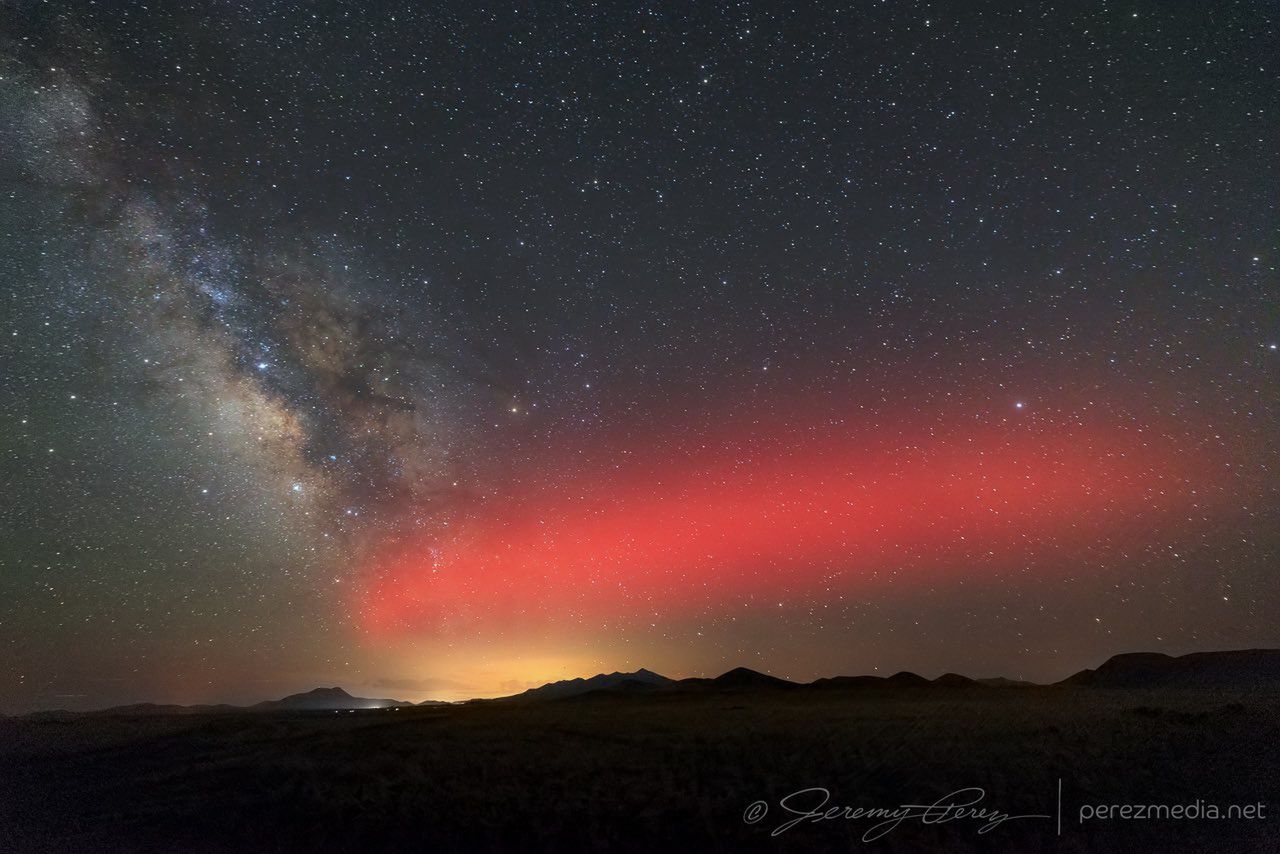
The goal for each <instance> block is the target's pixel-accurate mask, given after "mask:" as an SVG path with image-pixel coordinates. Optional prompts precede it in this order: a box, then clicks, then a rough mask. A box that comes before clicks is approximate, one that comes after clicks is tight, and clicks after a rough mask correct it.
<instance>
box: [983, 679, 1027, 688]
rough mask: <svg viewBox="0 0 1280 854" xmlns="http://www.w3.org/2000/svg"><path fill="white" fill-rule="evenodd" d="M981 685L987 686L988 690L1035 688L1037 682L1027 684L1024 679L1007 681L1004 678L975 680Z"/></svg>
mask: <svg viewBox="0 0 1280 854" xmlns="http://www.w3.org/2000/svg"><path fill="white" fill-rule="evenodd" d="M973 681H975V682H977V683H978V684H979V685H986V686H987V687H988V688H1035V687H1037V685H1036V683H1035V682H1027V681H1025V680H1023V679H1006V678H1005V677H1003V676H989V677H987V678H985V679H975V680H973Z"/></svg>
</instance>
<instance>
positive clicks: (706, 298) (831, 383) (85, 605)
mask: <svg viewBox="0 0 1280 854" xmlns="http://www.w3.org/2000/svg"><path fill="white" fill-rule="evenodd" d="M1278 24H1280V7H1277V5H1276V4H1275V3H1274V2H1269V0H1256V2H1215V3H1212V4H1210V3H1199V2H1159V3H1157V2H1146V0H1138V2H1123V3H1119V2H1096V0H1082V2H1072V3H1059V4H1034V3H1016V4H1015V3H1004V2H976V3H964V4H959V3H919V2H908V1H907V0H904V2H857V3H848V4H820V5H814V6H807V5H804V4H796V5H793V6H792V7H790V8H786V7H783V6H780V5H775V4H768V3H759V4H756V3H750V2H740V3H719V2H716V3H698V4H678V3H672V4H654V3H610V2H606V3H599V4H592V5H572V4H571V5H569V6H565V7H562V6H559V5H558V4H537V3H514V4H504V5H499V6H491V7H488V8H485V4H474V3H462V4H453V3H432V4H419V3H398V2H385V3H384V2H378V3H354V2H352V3H317V4H310V3H301V2H299V3H289V2H261V3H259V2H218V3H176V2H151V3H146V4H142V3H107V2H84V3H67V4H56V3H38V2H26V0H18V2H4V3H0V151H2V152H3V156H0V320H2V321H3V327H2V328H0V481H2V483H3V491H2V492H0V711H23V710H28V709H32V708H73V709H74V708H93V707H101V706H105V705H110V704H113V703H123V702H134V701H140V700H152V701H160V702H184V703H191V702H206V701H229V702H245V701H253V700H257V699H262V698H264V697H271V696H280V695H282V694H284V693H288V692H290V691H295V690H304V689H308V688H311V687H314V686H315V685H320V684H325V685H329V684H341V685H343V686H344V687H346V688H347V689H348V690H350V691H352V692H353V693H360V694H364V695H366V696H395V697H400V698H405V699H412V700H421V699H426V698H439V699H457V698H462V697H472V696H494V695H501V694H506V693H512V692H514V691H518V690H523V689H524V688H525V687H528V686H530V685H536V684H541V683H542V682H544V681H547V680H550V679H559V678H568V677H573V676H580V675H589V674H591V673H595V672H598V671H612V670H631V669H635V668H636V667H641V666H644V667H648V668H650V669H653V670H657V671H659V672H663V673H666V674H668V675H671V676H686V675H714V674H716V673H719V672H722V671H723V670H727V669H729V668H731V667H734V666H738V665H744V666H749V667H753V668H756V669H759V670H763V671H768V672H772V673H775V674H778V675H782V676H787V677H790V678H794V679H806V680H807V679H812V678H815V677H818V676H826V675H834V674H838V673H844V674H854V673H881V674H888V673H892V672H895V671H897V670H902V669H910V670H914V671H917V672H920V673H922V674H924V675H926V676H936V675H938V674H940V673H942V672H944V671H959V672H963V673H967V674H969V675H972V676H992V675H1005V676H1009V677H1019V678H1027V679H1036V680H1048V679H1058V678H1062V677H1064V676H1066V675H1068V674H1070V673H1071V672H1073V671H1075V670H1078V669H1080V668H1083V667H1088V666H1094V665H1096V664H1097V663H1099V662H1100V661H1101V660H1102V659H1104V658H1105V657H1107V656H1109V655H1111V654H1113V653H1117V652H1125V651H1135V650H1159V651H1165V652H1170V653H1178V652H1186V651H1192V650H1199V649H1215V648H1235V647H1248V646H1277V645H1280V628H1278V627H1277V625H1278V624H1277V623H1276V621H1275V615H1276V613H1280V577H1278V576H1277V572H1278V570H1280V562H1278V558H1280V491H1278V490H1277V484H1276V472H1277V467H1278V466H1280V456H1278V455H1280V443H1277V441H1276V439H1277V438H1280V431H1278V427H1280V423H1278V416H1280V386H1278V385H1277V376H1278V373H1277V372H1278V370H1280V352H1277V345H1278V344H1280V275H1278V273H1277V270H1278V265H1280V245H1278V243H1277V240H1278V231H1277V226H1278V225H1280V159H1278V158H1277V157H1276V152H1277V150H1280V133H1278V131H1280V87H1277V85H1276V81H1277V78H1278V75H1280V50H1277V38H1278V36H1280V26H1278Z"/></svg>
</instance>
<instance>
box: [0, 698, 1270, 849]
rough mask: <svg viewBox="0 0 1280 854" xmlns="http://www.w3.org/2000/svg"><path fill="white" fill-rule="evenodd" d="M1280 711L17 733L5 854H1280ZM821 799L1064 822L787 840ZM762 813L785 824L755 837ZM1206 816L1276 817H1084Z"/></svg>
mask: <svg viewBox="0 0 1280 854" xmlns="http://www.w3.org/2000/svg"><path fill="white" fill-rule="evenodd" d="M1278 709H1280V704H1278V703H1277V697H1276V696H1272V695H1268V696H1258V695H1256V694H1254V695H1246V694H1237V695H1232V694H1229V693H1223V692H1220V691H1218V692H1205V691H1192V690H1182V691H1176V690H1167V691H1161V692H1158V693H1153V692H1150V691H1131V690H1118V689H1112V690H1101V689H1085V688H1074V689H1068V688H1045V689H1040V688H1035V689H1017V688H1011V689H987V690H957V691H942V690H931V691H918V692H913V691H905V692H901V693H897V694H892V695H890V694H884V693H881V694H876V695H874V696H871V695H869V694H868V693H867V692H862V693H859V692H857V691H848V692H832V693H829V694H825V695H815V694H812V693H806V694H803V695H801V694H797V693H794V692H793V693H786V692H782V693H771V692H758V691H757V692H747V693H730V692H726V693H711V694H706V695H698V696H641V697H596V698H592V697H584V698H579V699H575V700H567V701H559V702H547V703H540V704H519V703H507V704H503V703H490V704H481V705H470V706H465V707H441V708H417V709H400V710H371V711H363V712H355V713H347V712H343V713H337V714H335V713H332V712H325V713H259V714H253V713H243V714H240V713H237V714H224V715H165V716H146V715H138V716H85V717H74V718H68V719H64V720H37V719H21V718H9V719H4V720H0V849H3V850H6V851H7V850H18V851H21V850H45V851H103V850H120V851H183V852H188V851H225V850H237V851H295V850H305V851H315V850H342V851H375V850H406V851H419V850H421V851H468V852H482V851H523V850H548V851H578V850H627V851H663V850H665V851H669V852H676V851H683V850H708V851H742V850H761V851H772V850H782V851H820V850H860V849H865V850H878V851H917V850H945V851H1016V852H1033V851H1148V850H1165V851H1232V852H1245V851H1280V815H1274V814H1273V812H1272V811H1273V809H1275V808H1276V807H1277V804H1276V803H1275V802H1276V800H1277V798H1276V794H1277V791H1278V789H1277V774H1278V772H1277V768H1278V767H1280V738H1278V736H1280V720H1278V715H1277V711H1278ZM1059 780H1061V784H1062V795H1061V832H1060V833H1059V806H1058V803H1059V796H1058V786H1059ZM819 786H820V787H825V788H827V789H829V790H830V792H831V796H830V801H829V803H828V806H832V805H835V806H841V807H844V806H849V807H893V806H897V805H899V804H904V803H907V804H929V803H932V802H934V801H936V800H937V799H938V798H940V797H942V796H944V795H947V794H949V793H951V792H953V791H955V790H958V789H962V788H965V787H981V788H982V789H984V790H985V793H986V795H985V799H984V800H983V801H982V804H981V806H983V807H985V808H987V809H990V810H998V811H1001V812H1005V813H1011V814H1014V815H1017V814H1044V815H1046V816H1048V817H1047V818H1022V819H1010V820H1009V821H1006V822H1004V823H1003V824H999V825H998V826H996V827H994V828H992V829H991V830H990V831H989V832H987V833H984V834H980V833H979V832H978V831H979V829H980V828H981V827H982V825H983V824H984V823H985V822H984V821H978V820H972V819H959V820H955V821H950V822H947V823H933V824H925V823H923V822H922V821H921V820H920V819H919V818H909V819H906V820H904V821H903V822H902V823H901V824H900V825H898V826H897V827H896V828H895V829H893V830H892V831H891V832H889V833H888V834H887V835H884V836H882V837H881V838H879V839H878V840H875V841H871V842H866V841H863V839H862V837H863V835H864V834H866V833H867V832H868V830H869V829H870V828H872V827H873V826H874V825H875V824H876V823H877V821H878V820H876V819H865V818H864V819H857V820H854V819H843V818H834V819H832V820H828V821H822V822H805V823H801V824H799V825H796V826H794V827H792V828H790V829H789V830H787V831H785V832H783V833H782V834H780V835H778V836H771V835H770V834H771V832H772V831H773V830H774V829H776V828H777V827H778V826H779V825H781V824H782V823H783V822H784V821H786V820H788V819H790V818H794V817H796V816H795V815H794V814H791V813H788V812H787V810H786V809H785V808H784V807H782V806H780V805H779V801H780V799H782V798H784V797H785V796H786V795H788V794H790V793H792V792H795V791H797V790H800V789H805V788H809V787H819ZM802 797H805V798H814V797H816V795H814V794H812V793H811V794H809V795H806V796H802ZM966 800H968V799H966ZM756 801H763V802H764V804H765V809H766V810H767V811H766V812H764V814H763V816H762V817H759V818H758V821H756V822H755V823H748V822H747V821H746V820H744V812H745V811H746V810H747V809H748V807H749V805H751V804H752V803H753V802H756ZM1197 801H1200V802H1201V803H1202V804H1205V805H1209V804H1213V805H1217V806H1221V807H1222V808H1223V809H1224V810H1225V807H1226V805H1228V804H1242V805H1251V804H1256V803H1258V802H1262V803H1264V804H1266V807H1265V813H1264V814H1265V818H1261V819H1253V820H1248V819H1219V820H1216V821H1214V820H1210V819H1199V820H1195V819H1186V818H1184V819H1173V818H1162V819H1148V820H1139V819H1133V818H1130V819H1127V820H1125V819H1119V818H1117V819H1115V820H1111V821H1092V822H1085V823H1084V824H1081V823H1080V821H1079V812H1080V807H1081V805H1082V804H1090V805H1097V804H1125V803H1133V804H1168V805H1178V804H1183V805H1186V804H1194V803H1196V802H1197ZM791 803H792V805H793V806H797V805H799V799H796V800H793V801H791ZM805 804H806V807H805V808H806V809H808V807H809V805H816V801H813V800H808V801H806V802H805ZM759 815H760V808H759V807H756V808H755V812H754V813H753V815H752V817H758V816H759ZM690 845H692V846H696V847H692V848H690V847H689V846H690Z"/></svg>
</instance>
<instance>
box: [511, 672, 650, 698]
mask: <svg viewBox="0 0 1280 854" xmlns="http://www.w3.org/2000/svg"><path fill="white" fill-rule="evenodd" d="M674 684H675V682H674V680H671V679H668V678H667V677H665V676H663V675H661V674H658V673H654V672H653V671H651V670H645V669H644V668H643V667H642V668H640V669H639V670H637V671H635V672H634V673H619V672H617V671H614V672H613V673H598V674H596V675H595V676H592V677H590V678H589V679H583V678H581V677H579V678H577V679H564V680H561V681H559V682H548V683H547V684H546V685H542V686H539V687H537V688H530V689H529V690H528V691H525V692H524V693H522V694H517V695H515V696H514V697H511V698H508V699H513V700H558V699H562V698H565V697H576V696H578V695H581V694H588V693H595V692H620V693H621V692H625V693H629V694H634V693H641V692H645V691H652V690H654V689H658V688H663V687H666V686H669V685H674Z"/></svg>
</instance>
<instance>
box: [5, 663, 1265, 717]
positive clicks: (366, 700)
mask: <svg viewBox="0 0 1280 854" xmlns="http://www.w3.org/2000/svg"><path fill="white" fill-rule="evenodd" d="M1266 685H1275V686H1277V687H1280V649H1241V650H1221V651H1213V652H1193V653H1187V654H1185V655H1180V656H1171V655H1167V654H1165V653H1159V652H1128V653H1119V654H1117V655H1113V656H1111V657H1110V658H1108V659H1107V660H1106V661H1104V662H1103V663H1102V664H1100V665H1099V666H1098V667H1096V668H1088V669H1085V670H1080V671H1078V672H1076V673H1074V674H1072V675H1071V676H1068V677H1067V678H1065V679H1062V680H1059V681H1058V682H1053V683H1034V682H1026V681H1023V680H1018V679H1008V678H1005V677H1002V676H997V677H987V678H981V679H973V678H970V677H968V676H963V675H961V674H958V673H944V674H942V675H941V676H939V677H937V678H936V679H932V680H930V679H926V678H925V677H923V676H920V675H919V674H916V673H912V672H910V671H900V672H898V673H894V674H893V675H891V676H874V675H860V676H827V677H821V678H818V679H815V680H813V681H812V682H804V683H802V682H793V681H790V680H787V679H783V678H781V677H778V676H773V675H770V674H767V673H761V672H759V671H756V670H752V669H750V668H746V667H735V668H733V669H731V670H728V671H726V672H724V673H722V674H720V675H719V676H716V677H711V678H708V677H698V676H695V677H689V678H685V679H671V678H669V677H667V676H663V675H662V674H660V673H655V672H654V671H652V670H648V669H646V668H643V667H641V668H639V669H638V670H635V671H632V672H629V673H624V672H620V671H614V672H612V673H598V674H596V675H595V676H591V677H587V678H583V677H577V678H574V679H565V680H560V681H557V682H548V683H547V684H545V685H540V686H538V687H535V688H530V689H528V690H527V691H524V692H522V693H519V694H514V695H511V696H506V697H498V698H494V699H486V700H469V701H464V702H470V703H498V702H533V701H549V700H567V699H573V698H577V697H608V696H634V695H674V694H684V693H704V692H725V693H744V692H780V691H785V692H789V693H793V694H794V693H796V692H797V691H799V692H801V693H803V692H832V691H870V692H873V693H874V692H884V691H890V692H892V691H900V692H922V691H1002V690H1016V691H1024V690H1030V689H1040V690H1064V689H1068V690H1069V689H1079V688H1085V689H1098V690H1105V689H1125V688H1130V689H1140V688H1186V689H1203V688H1238V689H1249V688H1256V687H1260V686H1266ZM448 705H455V704H454V703H449V702H446V701H442V700H424V701H422V702H420V703H413V702H411V701H408V700H395V699H390V698H371V697H356V696H353V695H351V694H350V693H348V692H347V691H346V690H345V689H343V688H341V687H339V686H336V685H335V686H332V687H320V688H313V689H311V690H310V691H303V692H299V693H296V694H290V695H288V696H285V697H281V698H280V699H278V700H263V701H262V702H259V703H255V704H253V705H249V706H234V705H229V704H226V703H219V704H204V705H193V706H183V705H177V704H159V703H133V704H129V705H122V706H111V707H108V708H105V709H96V710H91V711H85V712H70V711H66V710H48V711H35V712H28V713H26V714H22V715H19V717H26V718H49V719H58V718H62V717H78V716H83V715H166V714H231V713H237V712H239V713H246V712H247V713H255V712H261V713H269V712H322V711H332V712H338V711H358V710H373V709H393V708H414V707H424V706H448Z"/></svg>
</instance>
